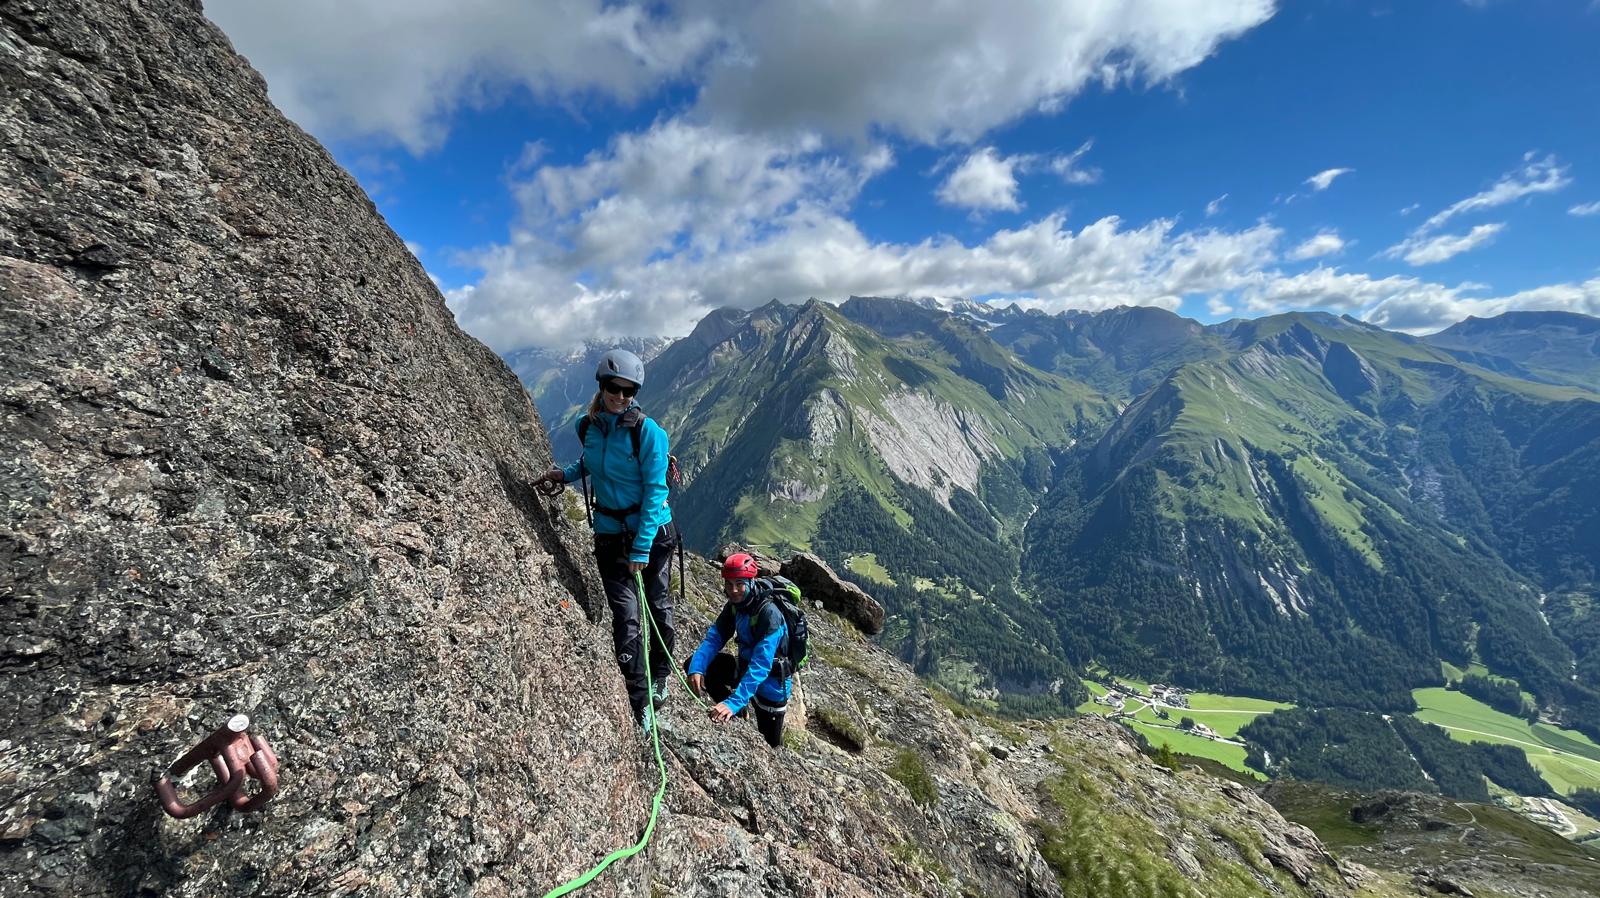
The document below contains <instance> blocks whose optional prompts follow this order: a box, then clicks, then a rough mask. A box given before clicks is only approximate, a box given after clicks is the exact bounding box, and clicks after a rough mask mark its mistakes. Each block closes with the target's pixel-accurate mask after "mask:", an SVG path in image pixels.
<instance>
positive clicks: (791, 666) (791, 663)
mask: <svg viewBox="0 0 1600 898" xmlns="http://www.w3.org/2000/svg"><path fill="white" fill-rule="evenodd" d="M750 589H751V590H752V591H753V592H754V593H755V598H756V599H758V600H759V601H761V602H762V603H763V604H765V603H771V604H772V605H774V606H776V607H777V609H778V610H779V611H780V612H782V613H783V623H784V626H786V627H788V628H789V639H788V644H787V645H786V646H784V651H783V652H782V653H780V655H779V657H777V658H774V659H773V661H772V669H773V671H774V672H776V673H778V674H779V678H780V679H784V680H787V679H789V678H790V677H792V676H794V675H795V674H797V673H799V672H800V670H801V668H803V667H805V666H806V661H808V660H810V657H811V655H810V651H811V645H810V643H811V627H810V624H809V623H808V622H807V621H806V612H805V608H804V607H803V606H802V603H803V602H804V601H805V600H804V599H803V598H802V597H801V595H800V587H799V586H796V585H795V582H794V581H793V580H790V579H789V578H787V577H761V578H759V579H757V580H756V581H755V582H754V583H751V584H750ZM751 617H752V618H753V619H754V620H757V621H759V620H760V619H761V606H760V605H757V606H756V610H755V612H754V613H753V614H752V615H751ZM765 635H766V634H764V633H758V634H756V639H757V640H758V641H759V640H760V639H761V637H763V636H765Z"/></svg>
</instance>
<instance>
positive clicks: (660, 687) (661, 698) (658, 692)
mask: <svg viewBox="0 0 1600 898" xmlns="http://www.w3.org/2000/svg"><path fill="white" fill-rule="evenodd" d="M667 682H668V681H667V679H666V678H665V677H663V678H662V679H659V680H657V681H656V682H655V684H654V685H653V686H651V687H650V695H651V697H652V698H654V699H655V702H656V704H657V705H662V704H666V701H667Z"/></svg>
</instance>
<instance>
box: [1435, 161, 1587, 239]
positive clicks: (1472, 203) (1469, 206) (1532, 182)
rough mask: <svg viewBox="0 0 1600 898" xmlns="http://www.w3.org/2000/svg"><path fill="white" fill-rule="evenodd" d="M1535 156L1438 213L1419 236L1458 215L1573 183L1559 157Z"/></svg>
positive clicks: (1436, 228)
mask: <svg viewBox="0 0 1600 898" xmlns="http://www.w3.org/2000/svg"><path fill="white" fill-rule="evenodd" d="M1534 155H1535V154H1533V153H1528V154H1526V155H1524V156H1523V157H1522V162H1523V164H1522V166H1521V167H1520V168H1517V169H1515V170H1513V171H1509V172H1507V173H1505V174H1504V175H1501V176H1500V180H1498V181H1496V182H1495V183H1494V185H1493V186H1492V187H1489V188H1488V189H1487V190H1483V191H1481V192H1479V193H1475V194H1473V195H1472V196H1469V197H1467V198H1466V199H1464V200H1461V201H1460V202H1457V203H1454V204H1452V205H1451V206H1450V207H1449V208H1446V209H1444V210H1443V211H1441V212H1437V213H1435V214H1434V215H1433V217H1432V218H1429V219H1428V220H1427V221H1425V222H1423V223H1422V224H1421V226H1419V227H1418V228H1417V230H1416V232H1415V235H1422V234H1426V233H1428V232H1429V231H1434V230H1438V229H1439V228H1440V227H1441V226H1443V225H1444V223H1445V222H1447V221H1449V220H1450V219H1452V218H1455V217H1456V216H1457V215H1462V214H1465V213H1467V212H1476V211H1478V210H1480V209H1492V208H1495V207H1496V206H1504V205H1506V204H1507V203H1512V202H1516V201H1517V200H1520V199H1522V198H1523V197H1525V196H1532V195H1534V194H1538V193H1554V192H1556V191H1558V190H1561V189H1562V188H1564V187H1566V186H1567V185H1569V184H1571V183H1572V179H1571V178H1570V177H1568V176H1567V167H1566V166H1564V165H1561V164H1560V163H1559V162H1557V161H1556V157H1554V156H1546V157H1545V158H1543V159H1534V158H1533V157H1534ZM1474 230H1476V229H1474ZM1415 235H1414V236H1415Z"/></svg>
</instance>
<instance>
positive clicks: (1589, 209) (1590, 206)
mask: <svg viewBox="0 0 1600 898" xmlns="http://www.w3.org/2000/svg"><path fill="white" fill-rule="evenodd" d="M1567 214H1568V215H1577V216H1580V217H1581V216H1586V215H1600V200H1595V201H1594V202H1592V203H1582V204H1580V205H1577V206H1573V207H1572V208H1571V209H1568V210H1567Z"/></svg>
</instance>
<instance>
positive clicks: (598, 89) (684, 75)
mask: <svg viewBox="0 0 1600 898" xmlns="http://www.w3.org/2000/svg"><path fill="white" fill-rule="evenodd" d="M1274 7H1275V3H1274V0H1123V2H1119V3H1096V4H1070V3H1059V2H1055V0H1019V2H1016V3H1003V4H991V3H939V4H896V3H831V4H806V3H737V2H729V0H664V2H660V3H651V4H642V3H627V2H622V3H617V2H605V0H570V2H560V3H554V2H545V3H533V2H528V0H463V2H459V3H455V4H449V5H445V4H440V3H438V2H437V0H347V2H342V3H328V2H325V0H278V2H273V3H261V2H258V0H209V2H208V3H207V8H206V11H207V13H208V14H209V15H210V16H211V17H212V18H213V19H214V20H215V21H216V22H217V23H218V24H220V25H221V26H222V27H223V28H224V29H225V30H226V31H227V33H228V35H229V37H230V38H231V39H232V40H233V42H234V44H235V45H236V46H237V47H238V48H239V50H240V51H241V52H242V53H244V54H245V55H246V56H248V57H249V58H250V59H251V61H252V63H253V64H254V65H255V66H256V68H257V69H259V70H260V71H261V72H262V73H263V74H264V75H265V76H266V78H267V82H268V84H270V85H271V87H272V95H273V98H274V100H275V101H276V102H277V103H278V104H279V106H280V107H282V108H283V109H284V110H285V111H286V112H288V113H289V115H290V116H291V117H292V118H294V119H295V120H296V121H298V122H300V123H301V124H302V125H304V126H305V127H306V128H307V129H309V130H311V131H312V132H314V133H316V134H318V135H319V136H322V137H324V138H326V137H344V136H357V137H363V136H379V137H387V138H390V139H393V140H396V141H398V142H400V143H402V144H404V145H405V146H406V147H407V148H409V149H411V150H412V151H413V152H424V151H426V150H428V149H430V148H433V147H436V146H438V145H439V144H440V143H441V142H442V141H443V139H444V137H445V134H446V131H447V129H448V123H449V119H450V117H451V114H452V113H453V112H454V111H455V110H457V109H460V108H461V107H463V106H469V105H474V104H490V103H492V102H494V101H495V99H496V98H498V97H499V96H502V95H504V94H507V93H510V92H512V91H514V90H516V89H519V88H526V89H528V90H529V91H531V92H532V93H533V95H534V96H535V97H537V98H539V99H541V100H542V101H544V102H547V103H550V104H553V105H564V106H579V105H581V104H582V103H584V102H587V101H591V100H594V99H600V100H604V101H620V102H623V103H629V102H633V101H637V100H639V99H641V98H643V97H647V96H651V95H653V94H655V93H657V92H658V91H660V90H661V88H662V87H663V86H664V85H666V84H668V83H673V82H679V83H683V82H686V83H690V84H693V85H697V86H698V87H699V88H700V93H699V99H698V104H697V112H698V114H699V116H700V117H701V118H702V119H703V120H706V121H711V122H717V123H721V124H723V125H731V126H732V127H734V128H736V129H738V130H744V131H758V132H767V131H776V132H783V133H789V132H796V131H800V132H820V133H824V134H828V135H831V136H834V137H841V136H842V137H849V138H859V137H861V136H864V135H868V134H870V133H872V132H873V131H874V130H877V129H882V130H884V131H888V132H893V133H896V134H900V135H903V136H905V137H907V138H910V139H912V140H914V141H922V142H930V143H936V142H943V141H946V140H952V139H954V140H971V139H974V138H976V137H978V136H980V135H982V134H983V133H984V132H986V131H987V130H989V129H990V128H993V127H995V126H996V125H999V124H1003V123H1005V122H1008V121H1012V120H1015V119H1017V118H1020V117H1022V116H1024V115H1027V114H1029V113H1032V112H1035V111H1039V110H1047V111H1050V110H1056V109H1060V108H1061V107H1062V106H1063V105H1064V104H1065V103H1066V102H1067V101H1068V100H1070V99H1071V98H1072V97H1073V96H1075V95H1076V94H1077V93H1078V92H1080V91H1081V90H1083V89H1084V88H1085V87H1087V86H1090V85H1105V84H1116V83H1122V82H1139V83H1145V84H1161V83H1164V82H1167V81H1169V80H1171V79H1172V78H1174V77H1175V76H1177V75H1179V74H1180V73H1182V72H1184V71H1186V70H1188V69H1190V68H1192V67H1194V66H1196V65H1198V64H1199V63H1201V62H1202V61H1204V60H1205V59H1206V58H1207V57H1208V56H1209V55H1211V53H1213V52H1214V51H1215V50H1216V49H1217V47H1218V46H1219V45H1220V44H1221V43H1222V42H1223V41H1226V40H1228V39H1230V38H1233V37H1237V36H1239V35H1240V34H1243V33H1244V32H1246V31H1248V30H1250V29H1251V28H1254V27H1255V26H1257V25H1260V24H1261V23H1262V22H1265V21H1266V20H1267V19H1269V18H1270V17H1271V16H1272V14H1273V12H1274V11H1275V9H1274Z"/></svg>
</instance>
